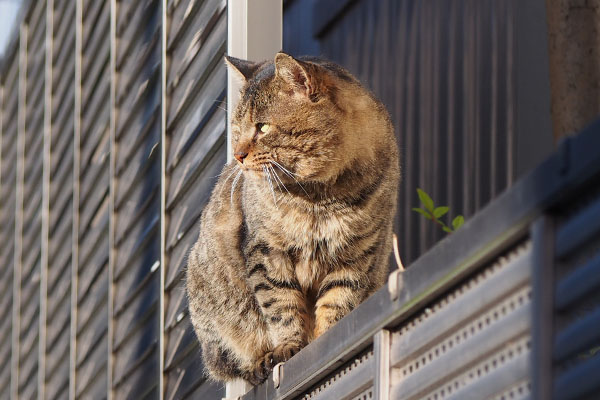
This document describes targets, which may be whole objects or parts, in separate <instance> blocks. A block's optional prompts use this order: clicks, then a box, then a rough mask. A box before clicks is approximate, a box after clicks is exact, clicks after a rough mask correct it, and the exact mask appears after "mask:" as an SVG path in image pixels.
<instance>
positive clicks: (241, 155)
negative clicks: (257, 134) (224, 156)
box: [233, 151, 248, 164]
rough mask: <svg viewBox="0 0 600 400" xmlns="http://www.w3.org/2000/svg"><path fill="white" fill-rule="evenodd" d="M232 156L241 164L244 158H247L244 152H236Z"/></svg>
mask: <svg viewBox="0 0 600 400" xmlns="http://www.w3.org/2000/svg"><path fill="white" fill-rule="evenodd" d="M233 156H234V157H235V159H236V160H238V161H239V162H240V163H242V164H243V163H244V158H246V157H247V156H248V153H247V152H245V151H238V152H237V153H235V154H234V155H233Z"/></svg>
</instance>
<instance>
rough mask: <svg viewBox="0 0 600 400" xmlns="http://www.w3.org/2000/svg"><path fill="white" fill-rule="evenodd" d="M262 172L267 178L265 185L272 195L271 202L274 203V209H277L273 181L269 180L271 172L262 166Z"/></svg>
mask: <svg viewBox="0 0 600 400" xmlns="http://www.w3.org/2000/svg"><path fill="white" fill-rule="evenodd" d="M262 170H263V172H264V174H265V177H266V178H267V183H268V184H269V189H270V190H271V194H272V195H273V202H275V207H277V197H275V188H274V187H273V181H272V180H271V172H270V171H269V170H268V169H267V167H266V166H264V165H263V166H262ZM277 208H279V207H277Z"/></svg>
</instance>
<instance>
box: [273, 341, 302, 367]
mask: <svg viewBox="0 0 600 400" xmlns="http://www.w3.org/2000/svg"><path fill="white" fill-rule="evenodd" d="M302 347H304V345H303V344H302V343H298V342H285V343H281V344H280V345H278V346H276V347H275V348H274V349H273V360H274V366H275V365H277V364H279V363H280V362H286V361H287V360H289V359H290V358H292V357H293V356H294V355H295V354H296V353H297V352H299V351H300V350H301V349H302Z"/></svg>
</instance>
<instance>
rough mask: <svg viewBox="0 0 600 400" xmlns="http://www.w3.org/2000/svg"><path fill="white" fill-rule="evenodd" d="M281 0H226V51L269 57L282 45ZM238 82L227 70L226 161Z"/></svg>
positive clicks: (257, 58) (243, 56)
mask: <svg viewBox="0 0 600 400" xmlns="http://www.w3.org/2000/svg"><path fill="white" fill-rule="evenodd" d="M282 32H283V0H228V1H227V54H228V55H230V56H233V57H237V58H241V59H244V60H250V61H263V60H271V59H273V58H274V57H275V54H276V53H277V52H278V51H280V50H281V48H282ZM239 90H240V86H239V82H238V81H237V79H236V78H235V77H234V76H232V74H231V72H230V71H228V72H227V161H229V160H231V158H232V151H231V126H230V125H231V113H232V112H233V109H234V107H235V105H236V103H237V101H238V99H239Z"/></svg>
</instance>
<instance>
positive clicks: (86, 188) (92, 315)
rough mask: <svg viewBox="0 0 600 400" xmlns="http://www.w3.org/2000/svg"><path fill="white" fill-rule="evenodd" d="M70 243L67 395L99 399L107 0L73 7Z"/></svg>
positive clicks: (104, 357)
mask: <svg viewBox="0 0 600 400" xmlns="http://www.w3.org/2000/svg"><path fill="white" fill-rule="evenodd" d="M76 18H77V22H76V23H77V24H78V29H80V30H81V31H80V35H81V36H80V37H79V38H78V40H77V52H78V53H79V54H80V61H79V62H77V63H76V64H77V66H76V68H77V69H78V70H77V74H76V76H77V79H78V82H76V84H77V85H78V87H79V90H80V93H81V94H80V96H81V100H77V101H76V108H77V110H76V118H77V120H76V124H77V131H76V135H75V145H74V148H75V149H76V159H75V162H76V171H75V174H76V176H77V185H76V186H75V189H76V198H75V202H76V204H77V205H76V208H75V211H76V214H75V216H76V218H75V226H74V236H75V238H76V244H77V246H76V252H77V255H76V257H77V259H76V262H75V263H74V267H73V268H74V271H72V273H73V275H74V276H73V277H74V279H73V285H75V287H76V290H75V289H74V294H73V297H72V298H73V305H74V307H73V308H74V310H75V313H74V314H75V315H74V316H73V318H75V319H76V320H75V323H74V324H73V325H72V333H71V335H72V340H74V344H75V346H76V347H75V348H76V354H74V357H73V355H72V357H73V361H74V362H73V365H72V369H73V372H72V373H73V375H74V376H73V379H74V382H72V385H73V384H74V385H73V387H72V391H73V393H74V394H75V396H76V397H77V398H80V397H83V398H85V397H89V398H103V397H105V396H106V388H107V385H108V375H107V362H108V248H109V247H108V214H109V213H108V192H109V169H108V166H109V159H110V157H109V140H108V139H109V117H110V103H109V92H110V70H109V54H110V53H109V52H110V36H109V32H110V31H109V26H110V7H109V1H105V0H102V1H96V0H84V1H79V2H77V16H76Z"/></svg>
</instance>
